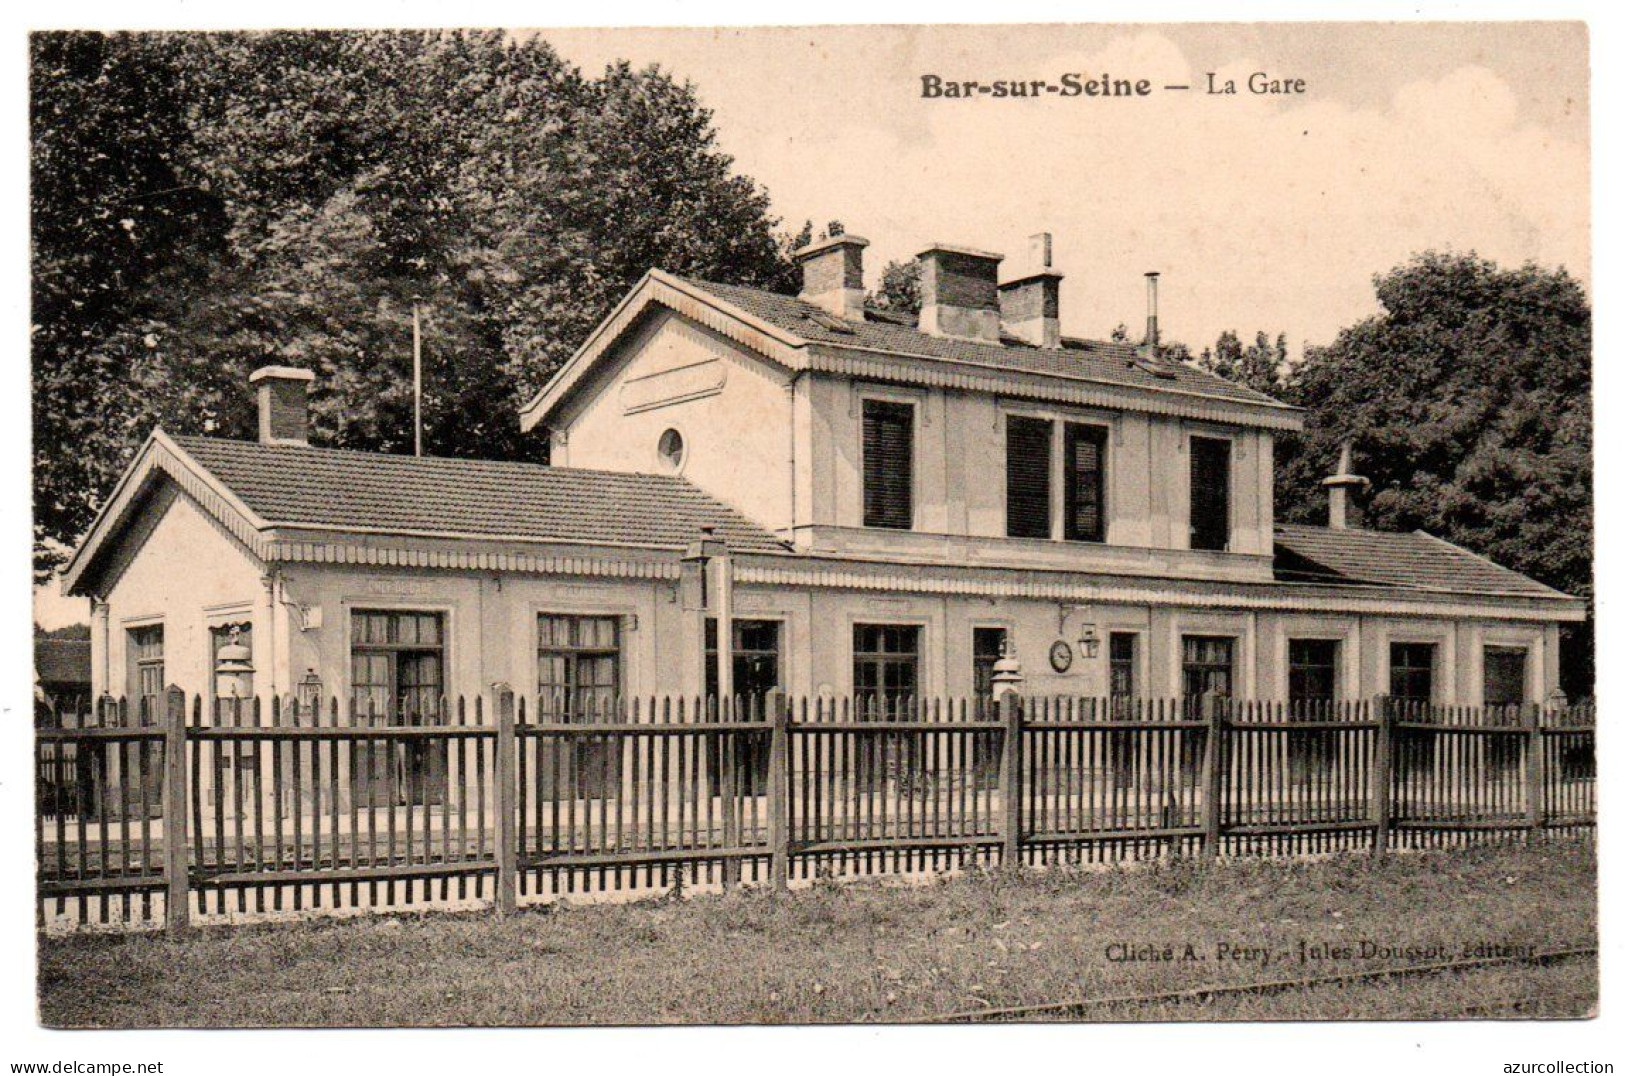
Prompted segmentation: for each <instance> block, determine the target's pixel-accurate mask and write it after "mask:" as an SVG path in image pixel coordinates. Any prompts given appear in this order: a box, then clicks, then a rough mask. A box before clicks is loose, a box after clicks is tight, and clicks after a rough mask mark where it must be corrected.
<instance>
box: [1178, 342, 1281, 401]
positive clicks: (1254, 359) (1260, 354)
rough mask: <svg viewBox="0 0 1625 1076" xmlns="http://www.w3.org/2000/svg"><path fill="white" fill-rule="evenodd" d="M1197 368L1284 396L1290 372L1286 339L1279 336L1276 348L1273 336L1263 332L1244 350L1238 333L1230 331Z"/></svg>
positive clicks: (1200, 358)
mask: <svg viewBox="0 0 1625 1076" xmlns="http://www.w3.org/2000/svg"><path fill="white" fill-rule="evenodd" d="M1196 365H1197V366H1199V367H1200V368H1202V369H1204V370H1206V371H1208V372H1209V373H1212V374H1217V375H1218V376H1220V377H1222V378H1225V379H1227V380H1230V381H1234V382H1237V383H1238V384H1242V385H1246V386H1247V387H1248V388H1250V389H1254V390H1256V391H1258V392H1262V393H1266V394H1268V395H1271V396H1280V395H1281V393H1282V391H1283V378H1284V377H1285V375H1286V370H1287V351H1286V335H1285V334H1284V333H1283V334H1281V335H1279V336H1277V337H1276V338H1275V342H1274V343H1273V344H1272V343H1270V338H1269V335H1268V334H1266V333H1265V332H1263V331H1262V330H1260V331H1259V332H1258V334H1257V335H1256V336H1255V337H1254V338H1253V342H1252V343H1251V344H1248V345H1247V346H1246V347H1243V346H1242V343H1241V338H1240V337H1239V336H1237V335H1236V332H1235V330H1233V329H1226V330H1225V331H1224V332H1222V333H1220V334H1219V339H1218V340H1216V341H1215V342H1214V344H1213V346H1212V347H1211V348H1204V349H1203V350H1202V353H1201V355H1199V356H1198V357H1197V358H1196Z"/></svg>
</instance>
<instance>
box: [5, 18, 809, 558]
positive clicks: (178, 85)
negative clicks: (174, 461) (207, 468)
mask: <svg viewBox="0 0 1625 1076" xmlns="http://www.w3.org/2000/svg"><path fill="white" fill-rule="evenodd" d="M31 61H32V79H31V101H32V106H33V115H32V137H33V144H34V145H33V176H32V178H33V189H32V198H33V210H34V225H33V228H34V231H33V240H34V244H33V246H34V249H33V272H34V293H33V308H34V309H33V322H34V339H33V345H34V346H33V350H34V369H35V385H36V390H35V401H34V434H35V461H34V462H35V542H36V570H37V571H39V570H49V569H51V568H52V567H54V566H55V565H56V564H57V563H59V562H60V559H61V556H62V553H63V550H64V547H66V546H68V545H71V544H72V543H73V542H74V541H76V540H77V539H78V537H79V536H80V535H81V534H82V533H83V531H84V529H85V528H86V526H88V524H89V522H90V519H91V518H92V516H93V514H94V511H95V509H96V507H97V505H98V503H99V500H100V498H101V497H103V496H105V494H106V492H107V490H108V488H109V487H110V485H111V482H112V480H113V479H114V478H115V477H116V475H117V474H118V472H119V471H120V470H121V469H122V467H123V466H124V465H125V464H126V463H127V461H128V459H129V457H130V454H131V453H132V452H133V451H134V449H135V448H136V447H138V445H139V444H140V442H141V440H142V439H143V438H144V437H145V436H146V434H147V432H148V431H149V430H150V429H151V428H152V426H153V425H154V424H157V423H161V424H163V425H164V427H165V428H166V429H170V430H172V431H174V432H182V433H186V432H199V431H215V432H220V433H223V434H227V435H232V436H248V435H250V434H251V432H252V429H253V415H252V409H251V400H250V398H249V394H248V393H247V391H246V389H245V380H246V376H247V374H248V373H249V372H250V371H251V370H252V369H253V368H254V367H256V366H259V365H261V364H264V363H267V362H285V363H292V364H296V365H302V366H307V367H309V368H311V369H312V370H314V371H316V373H317V374H318V380H317V382H316V384H315V387H314V392H313V397H312V421H313V425H314V429H315V432H316V436H317V438H318V439H319V440H320V441H322V442H323V443H326V444H332V445H343V446H350V447H359V448H368V449H376V450H382V451H400V450H403V449H404V448H406V447H407V446H410V444H411V441H412V431H411V407H412V401H411V387H410V385H411V382H410V362H411V348H410V339H411V337H410V324H411V311H412V307H413V304H414V303H417V304H419V305H420V306H421V308H422V310H423V312H424V323H425V359H426V361H425V408H424V411H425V415H424V420H425V444H426V450H427V451H430V452H432V453H434V454H437V455H467V456H482V457H486V458H518V457H527V458H539V457H540V456H541V455H542V454H543V453H545V448H544V447H543V446H541V445H539V444H527V443H526V441H525V439H524V438H522V437H521V435H520V433H519V429H518V424H517V420H516V417H515V411H516V408H517V407H518V405H519V404H520V403H522V402H523V401H524V400H526V399H528V398H529V397H530V396H531V395H533V394H534V393H535V391H536V390H537V389H538V388H539V387H540V386H541V385H542V384H543V383H545V381H546V380H547V378H548V377H549V376H551V374H552V373H553V372H554V371H555V370H556V369H557V368H558V367H559V365H560V364H561V363H562V362H563V361H564V359H565V358H567V357H568V356H569V354H570V353H571V352H572V351H573V350H574V349H575V347H577V346H578V345H579V344H580V342H581V340H582V339H583V338H584V337H585V335H586V333H587V332H588V331H589V330H590V329H591V328H592V326H594V325H595V324H597V322H598V321H599V320H600V319H601V318H602V317H603V315H604V314H605V313H606V312H607V311H608V309H609V308H610V306H612V305H613V303H614V302H615V301H616V300H617V299H618V298H619V297H620V296H621V295H622V294H623V293H624V292H625V290H626V289H627V288H628V287H629V286H630V285H631V284H632V283H634V282H635V281H636V280H637V279H638V278H639V277H640V276H641V275H642V274H643V273H644V272H645V271H647V270H648V269H649V268H651V267H658V268H662V269H666V270H668V271H671V272H676V273H682V274H690V275H694V276H699V277H705V278H709V279H717V280H722V281H727V282H731V283H738V284H749V285H755V286H760V287H766V288H770V289H773V290H778V291H792V290H794V288H795V285H796V281H797V276H796V273H795V271H794V268H793V267H792V266H791V265H790V262H789V259H788V249H789V246H790V242H791V241H790V239H789V238H788V237H787V236H784V235H781V234H778V233H777V232H776V228H777V224H778V222H777V221H776V220H775V219H774V218H773V217H772V216H771V215H770V213H769V206H768V200H767V195H766V193H765V192H764V191H763V190H762V189H761V188H760V187H758V186H757V185H756V184H755V183H754V182H753V181H751V180H750V179H748V178H745V177H743V176H740V175H737V174H736V173H735V171H734V168H733V162H732V160H731V159H730V158H729V157H728V156H726V155H725V154H723V153H722V152H720V150H719V149H718V148H717V146H716V136H715V131H714V129H713V128H712V125H711V114H710V113H709V112H708V111H707V110H706V109H705V108H704V107H702V106H701V104H700V102H699V100H698V98H697V96H696V94H695V92H694V90H693V88H692V87H691V86H689V85H687V84H684V83H680V82H677V81H675V80H674V79H672V78H671V77H670V76H669V75H668V74H666V73H665V72H663V71H661V70H659V69H658V68H648V69H643V70H634V69H633V68H632V67H630V66H629V65H627V64H625V63H617V64H614V65H612V66H610V67H609V68H608V69H607V70H605V71H604V72H603V73H602V74H601V75H600V76H599V77H596V78H588V77H585V76H583V75H582V73H581V72H579V71H578V70H576V69H575V68H573V67H571V66H570V65H568V64H566V63H565V62H564V61H562V60H561V59H560V58H559V57H558V55H557V54H556V53H555V52H554V51H553V49H552V48H551V47H549V46H548V45H547V44H546V43H544V42H542V41H540V40H535V39H532V40H526V41H516V40H513V39H511V38H509V37H507V36H506V35H503V34H501V33H497V32H479V33H437V32H388V33H378V32H285V33H254V34H185V35H183V34H153V35H102V34H93V33H52V34H38V35H35V36H34V38H33V39H32V42H31ZM836 226H837V227H838V225H836Z"/></svg>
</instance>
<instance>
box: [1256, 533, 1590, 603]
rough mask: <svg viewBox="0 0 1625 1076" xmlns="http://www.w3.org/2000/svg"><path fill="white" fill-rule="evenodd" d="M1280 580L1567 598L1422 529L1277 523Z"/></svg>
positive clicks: (1277, 572) (1278, 575) (1458, 592)
mask: <svg viewBox="0 0 1625 1076" xmlns="http://www.w3.org/2000/svg"><path fill="white" fill-rule="evenodd" d="M1275 576H1276V578H1277V579H1280V580H1282V581H1283V582H1302V583H1328V584H1339V583H1341V584H1363V585H1367V586H1390V587H1404V588H1406V589H1408V590H1422V591H1429V592H1435V593H1448V594H1496V595H1508V596H1513V597H1523V598H1561V597H1565V595H1563V594H1561V593H1560V592H1558V591H1556V590H1553V589H1552V588H1551V587H1548V586H1545V585H1544V584H1542V583H1537V582H1535V581H1534V580H1533V579H1530V578H1529V577H1528V576H1526V575H1522V574H1520V573H1518V572H1515V571H1513V570H1512V569H1510V568H1503V567H1501V566H1500V565H1499V564H1496V563H1494V562H1492V561H1488V560H1485V559H1484V558H1483V557H1480V556H1478V555H1477V554H1475V553H1469V552H1468V551H1467V550H1465V549H1462V548H1461V547H1459V546H1454V545H1451V544H1450V543H1449V542H1446V541H1444V540H1443V539H1442V538H1435V537H1433V536H1432V535H1430V534H1424V533H1423V532H1421V531H1413V532H1410V533H1393V532H1388V531H1368V530H1359V529H1357V528H1351V529H1347V530H1333V529H1331V528H1329V527H1305V526H1300V525H1297V524H1285V523H1283V524H1277V525H1276V527H1275Z"/></svg>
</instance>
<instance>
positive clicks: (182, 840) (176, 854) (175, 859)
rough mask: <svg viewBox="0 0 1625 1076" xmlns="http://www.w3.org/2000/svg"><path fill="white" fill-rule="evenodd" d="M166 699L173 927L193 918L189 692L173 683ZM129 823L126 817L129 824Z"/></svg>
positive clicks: (169, 920) (167, 913)
mask: <svg viewBox="0 0 1625 1076" xmlns="http://www.w3.org/2000/svg"><path fill="white" fill-rule="evenodd" d="M165 701H166V702H167V704H168V705H167V707H166V714H165V723H164V733H165V736H164V790H163V810H164V882H165V899H164V905H165V910H164V921H165V923H166V924H167V925H168V926H169V927H170V928H171V929H179V928H182V927H185V926H187V925H189V924H190V923H191V920H192V908H191V895H190V890H191V858H190V855H189V851H190V850H189V848H188V847H187V838H186V817H187V814H188V810H187V795H186V692H184V691H182V690H181V689H180V688H179V687H177V686H176V685H174V684H171V685H170V686H169V690H168V692H166V700H165ZM144 795H145V790H143V796H144ZM128 825H129V820H128V819H126V820H125V826H126V828H127V827H128Z"/></svg>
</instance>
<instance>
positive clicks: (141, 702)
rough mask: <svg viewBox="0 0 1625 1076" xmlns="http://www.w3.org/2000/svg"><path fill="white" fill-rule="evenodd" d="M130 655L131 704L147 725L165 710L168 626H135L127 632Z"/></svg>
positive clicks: (126, 643)
mask: <svg viewBox="0 0 1625 1076" xmlns="http://www.w3.org/2000/svg"><path fill="white" fill-rule="evenodd" d="M125 651H126V653H127V654H128V655H129V667H130V668H129V679H128V682H127V683H128V687H127V692H126V693H127V694H128V695H129V698H130V705H131V707H132V708H133V709H134V711H135V713H137V714H138V715H139V720H140V723H141V724H143V725H151V724H155V723H156V722H157V721H158V715H159V714H160V713H162V706H163V697H164V626H163V625H162V624H146V625H143V626H142V627H139V628H131V629H130V630H129V632H128V633H127V634H126V636H125Z"/></svg>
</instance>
